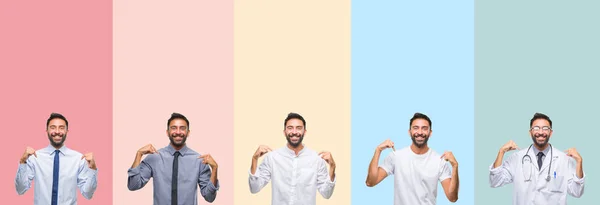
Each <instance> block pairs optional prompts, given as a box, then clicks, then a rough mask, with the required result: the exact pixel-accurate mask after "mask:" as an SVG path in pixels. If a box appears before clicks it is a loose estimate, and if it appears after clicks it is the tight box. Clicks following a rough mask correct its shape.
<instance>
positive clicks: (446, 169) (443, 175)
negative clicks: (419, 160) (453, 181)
mask: <svg viewBox="0 0 600 205" xmlns="http://www.w3.org/2000/svg"><path fill="white" fill-rule="evenodd" d="M451 167H452V166H450V163H449V162H447V161H446V160H444V159H441V165H440V170H439V175H438V176H440V177H439V178H438V180H440V182H441V181H444V180H446V179H448V178H450V177H452V172H451V171H450V168H451Z"/></svg>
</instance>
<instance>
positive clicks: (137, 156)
mask: <svg viewBox="0 0 600 205" xmlns="http://www.w3.org/2000/svg"><path fill="white" fill-rule="evenodd" d="M142 156H143V154H141V153H139V152H136V153H135V159H134V160H133V164H132V165H131V168H136V167H137V166H139V165H140V163H141V162H142Z"/></svg>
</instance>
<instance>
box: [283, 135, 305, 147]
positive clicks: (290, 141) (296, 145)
mask: <svg viewBox="0 0 600 205" xmlns="http://www.w3.org/2000/svg"><path fill="white" fill-rule="evenodd" d="M292 137H299V138H300V139H298V142H296V143H293V142H292V139H291V138H292ZM285 139H287V142H288V144H290V146H292V147H293V148H296V147H298V146H300V145H301V144H302V140H303V139H304V134H302V135H301V134H291V133H290V134H288V135H287V136H286V138H285Z"/></svg>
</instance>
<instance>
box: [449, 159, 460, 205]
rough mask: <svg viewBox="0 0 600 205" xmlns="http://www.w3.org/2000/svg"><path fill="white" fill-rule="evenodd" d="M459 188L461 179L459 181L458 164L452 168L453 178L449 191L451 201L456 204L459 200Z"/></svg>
mask: <svg viewBox="0 0 600 205" xmlns="http://www.w3.org/2000/svg"><path fill="white" fill-rule="evenodd" d="M458 187H459V179H458V164H457V165H455V166H452V178H451V179H450V190H449V198H450V201H452V202H455V201H456V200H458Z"/></svg>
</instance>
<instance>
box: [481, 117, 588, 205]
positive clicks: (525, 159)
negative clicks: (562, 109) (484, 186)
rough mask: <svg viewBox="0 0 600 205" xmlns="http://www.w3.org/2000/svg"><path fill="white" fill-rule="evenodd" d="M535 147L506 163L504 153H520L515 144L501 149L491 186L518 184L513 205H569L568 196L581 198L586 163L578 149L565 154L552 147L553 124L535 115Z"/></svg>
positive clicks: (515, 187)
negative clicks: (514, 151) (516, 150)
mask: <svg viewBox="0 0 600 205" xmlns="http://www.w3.org/2000/svg"><path fill="white" fill-rule="evenodd" d="M529 126H530V130H529V133H530V135H531V138H532V140H533V144H532V145H530V146H528V148H527V149H524V148H523V149H520V150H519V151H518V152H516V153H513V154H512V155H510V156H509V157H508V158H507V159H506V160H504V162H502V159H503V158H504V153H506V152H507V151H510V150H515V149H518V146H517V145H516V144H515V142H513V141H512V140H510V141H508V143H506V144H505V145H504V146H502V147H501V148H500V151H499V152H498V156H497V157H496V161H495V162H494V164H492V165H491V166H490V186H492V187H493V188H496V187H501V186H503V185H505V184H509V183H514V191H513V194H514V195H513V204H545V205H549V204H567V193H568V194H569V195H571V196H573V197H577V198H579V197H581V195H583V188H584V181H585V179H584V173H583V159H582V158H581V155H579V153H578V152H577V150H576V149H575V148H571V149H568V150H567V151H565V152H562V151H560V150H558V149H556V148H554V147H553V146H552V145H551V144H549V143H548V141H549V140H550V137H552V120H550V118H549V117H548V116H547V115H545V114H542V113H535V115H534V116H533V118H532V119H531V122H530V123H529Z"/></svg>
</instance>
